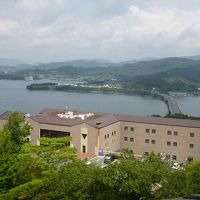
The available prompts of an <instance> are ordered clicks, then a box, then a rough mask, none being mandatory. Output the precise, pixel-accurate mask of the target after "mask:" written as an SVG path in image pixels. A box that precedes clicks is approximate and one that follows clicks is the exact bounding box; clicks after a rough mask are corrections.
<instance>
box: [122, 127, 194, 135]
mask: <svg viewBox="0 0 200 200" xmlns="http://www.w3.org/2000/svg"><path fill="white" fill-rule="evenodd" d="M129 130H130V131H134V127H127V126H125V127H124V131H129ZM146 133H156V129H148V128H146ZM172 134H173V135H174V136H178V131H167V135H172ZM190 137H194V133H193V132H191V133H190Z"/></svg>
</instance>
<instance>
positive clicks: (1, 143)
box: [0, 112, 31, 193]
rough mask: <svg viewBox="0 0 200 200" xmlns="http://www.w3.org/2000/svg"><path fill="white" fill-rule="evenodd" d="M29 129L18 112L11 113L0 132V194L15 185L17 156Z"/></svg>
mask: <svg viewBox="0 0 200 200" xmlns="http://www.w3.org/2000/svg"><path fill="white" fill-rule="evenodd" d="M30 130H31V127H30V125H29V124H28V123H27V122H25V120H24V117H23V116H22V115H21V114H19V113H18V112H14V113H11V115H10V117H9V119H8V122H7V123H6V125H5V127H4V128H3V130H1V131H0V193H4V192H6V191H8V190H9V189H10V188H12V187H13V186H14V185H15V184H16V174H17V171H18V169H17V168H16V165H15V164H16V161H17V155H18V154H19V153H20V150H21V147H22V144H23V143H24V137H26V136H28V135H30Z"/></svg>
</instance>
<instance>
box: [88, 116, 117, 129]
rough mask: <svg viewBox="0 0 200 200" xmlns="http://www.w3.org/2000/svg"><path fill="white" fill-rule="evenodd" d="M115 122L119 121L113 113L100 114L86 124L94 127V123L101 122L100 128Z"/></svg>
mask: <svg viewBox="0 0 200 200" xmlns="http://www.w3.org/2000/svg"><path fill="white" fill-rule="evenodd" d="M116 122H119V120H118V119H117V118H116V117H115V116H114V115H113V114H110V115H104V116H101V117H99V118H96V119H93V120H89V121H88V122H87V124H89V125H90V126H93V127H96V124H97V123H100V124H101V126H100V127H101V128H102V127H105V126H108V125H110V124H114V123H116Z"/></svg>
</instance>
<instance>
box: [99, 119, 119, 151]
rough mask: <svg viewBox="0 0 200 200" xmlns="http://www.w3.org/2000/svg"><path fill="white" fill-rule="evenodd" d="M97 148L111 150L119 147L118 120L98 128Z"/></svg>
mask: <svg viewBox="0 0 200 200" xmlns="http://www.w3.org/2000/svg"><path fill="white" fill-rule="evenodd" d="M99 136H100V137H99V149H101V150H103V151H104V152H108V151H110V152H112V151H117V150H119V149H120V122H117V123H114V124H111V125H109V126H106V127H104V128H101V129H99Z"/></svg>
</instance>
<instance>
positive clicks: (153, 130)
mask: <svg viewBox="0 0 200 200" xmlns="http://www.w3.org/2000/svg"><path fill="white" fill-rule="evenodd" d="M150 132H151V133H156V129H152V130H150V129H148V128H146V133H150Z"/></svg>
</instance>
